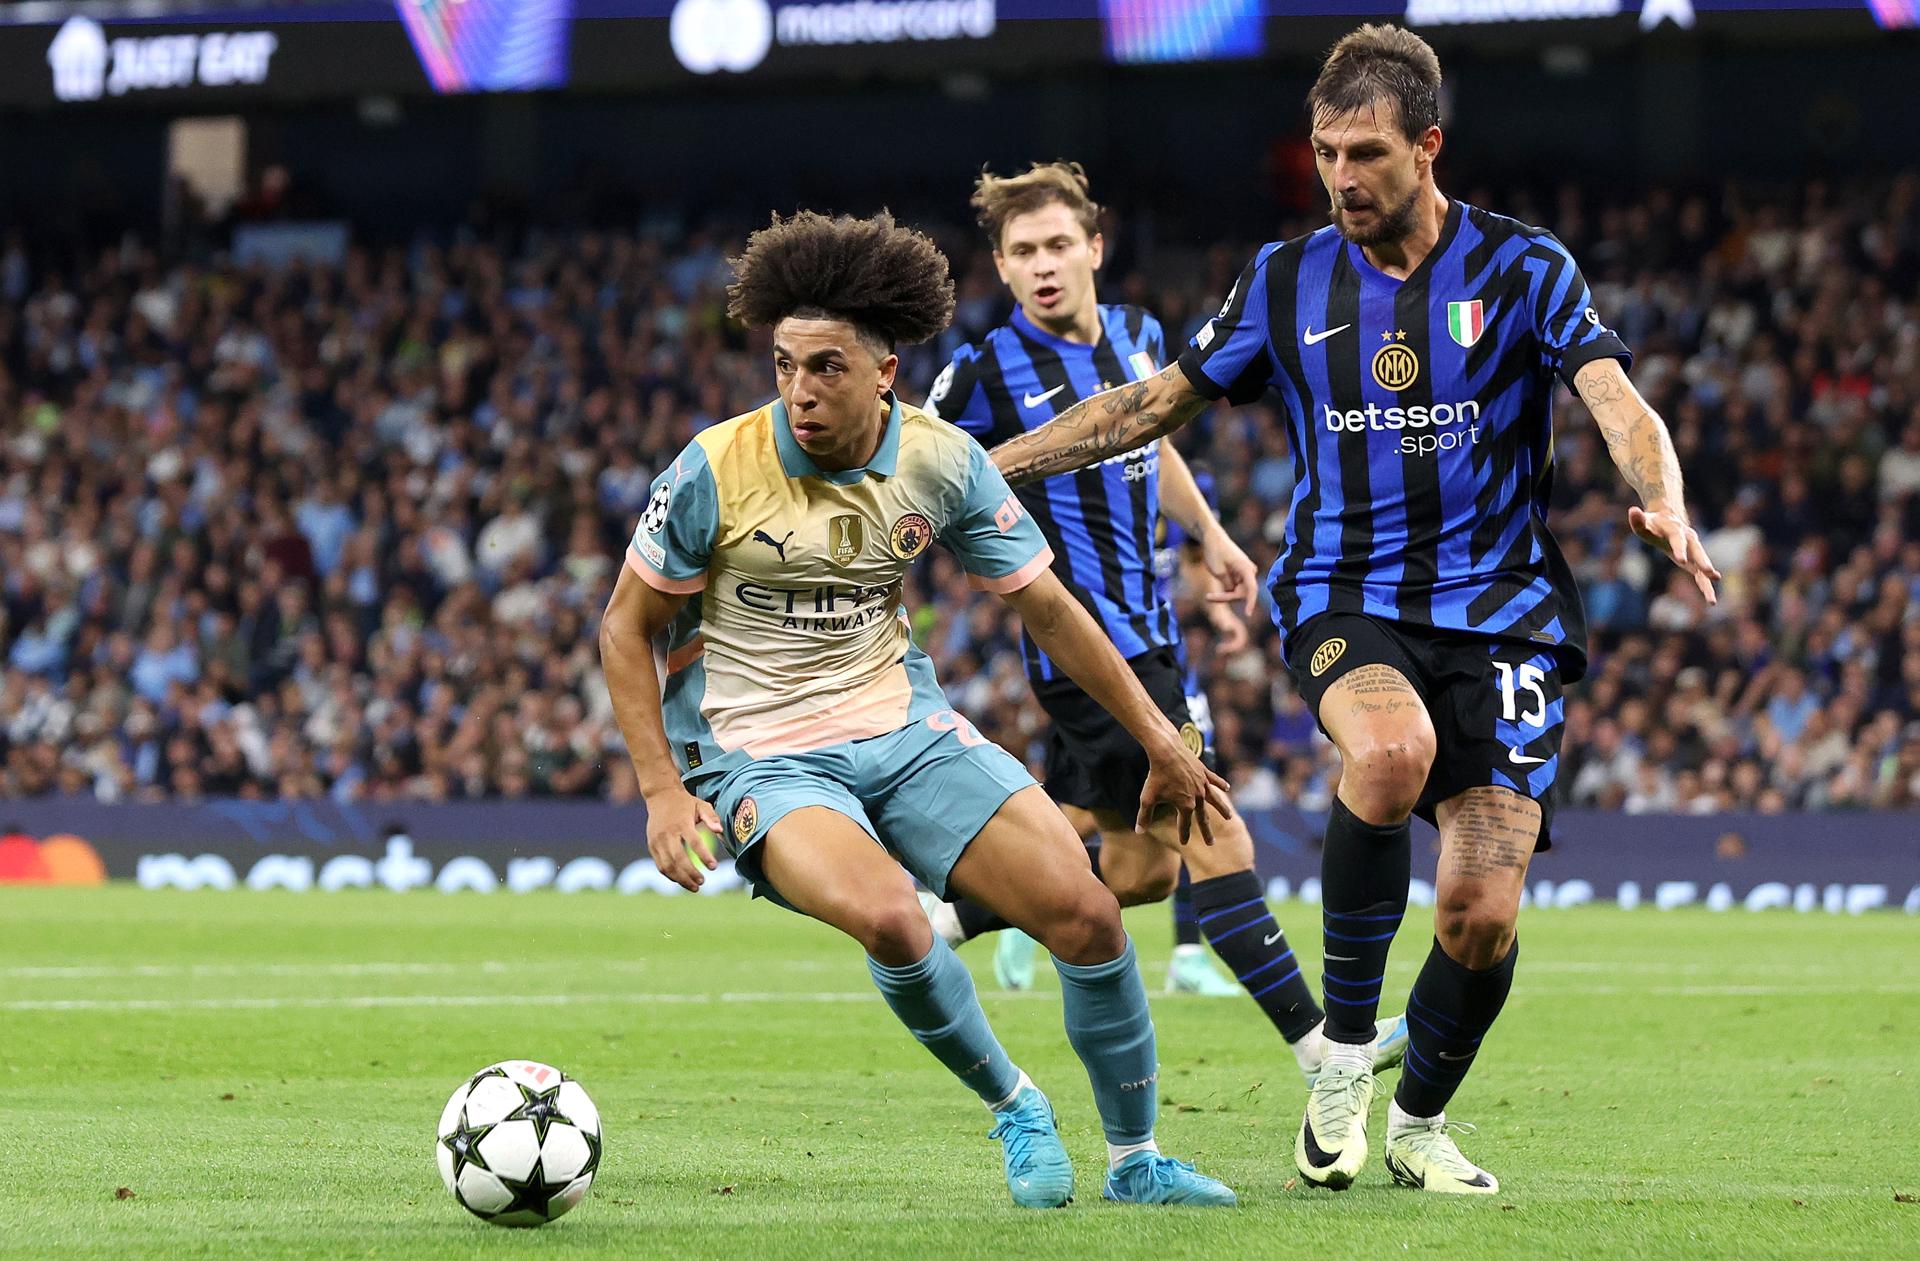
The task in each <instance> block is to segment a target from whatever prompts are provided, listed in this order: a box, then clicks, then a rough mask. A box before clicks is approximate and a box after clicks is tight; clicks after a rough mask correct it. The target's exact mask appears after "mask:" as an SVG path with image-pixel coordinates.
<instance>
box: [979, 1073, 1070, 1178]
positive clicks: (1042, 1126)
mask: <svg viewBox="0 0 1920 1261" xmlns="http://www.w3.org/2000/svg"><path fill="white" fill-rule="evenodd" d="M993 1115H994V1116H995V1117H997V1118H998V1120H996V1121H995V1123H994V1126H993V1130H992V1132H990V1133H989V1134H988V1135H987V1137H988V1138H997V1139H999V1140H1000V1142H1001V1143H1002V1144H1003V1145H1004V1146H1005V1149H1006V1164H1007V1190H1009V1191H1011V1192H1012V1193H1013V1202H1014V1203H1015V1204H1017V1205H1019V1206H1020V1207H1021V1208H1059V1207H1061V1206H1062V1205H1064V1204H1069V1203H1072V1201H1073V1162H1072V1161H1071V1160H1068V1159H1067V1149H1066V1148H1065V1147H1063V1146H1062V1145H1061V1143H1060V1133H1059V1131H1058V1130H1056V1129H1055V1128H1054V1125H1053V1105H1052V1104H1050V1103H1048V1102H1047V1097H1046V1096H1045V1095H1043V1094H1041V1093H1040V1088H1039V1087H1038V1086H1026V1087H1023V1088H1022V1089H1021V1091H1020V1093H1019V1094H1017V1095H1015V1096H1014V1099H1013V1103H1012V1104H1011V1105H1010V1106H1008V1107H1006V1108H1002V1109H1000V1110H999V1111H997V1112H995V1113H994V1114H993Z"/></svg>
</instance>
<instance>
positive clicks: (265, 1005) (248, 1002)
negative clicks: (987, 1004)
mask: <svg viewBox="0 0 1920 1261" xmlns="http://www.w3.org/2000/svg"><path fill="white" fill-rule="evenodd" d="M1028 993H1029V994H1031V991H1029V992H1028ZM879 997H880V995H879V994H878V993H876V992H875V991H873V990H848V991H845V992H833V991H817V992H814V993H806V992H803V991H793V992H781V991H765V992H741V993H717V994H698V993H695V994H340V995H331V996H326V997H315V998H295V997H276V998H44V999H41V998H30V999H20V1000H16V1001H13V1002H5V1003H0V1011H187V1010H191V1011H231V1010H240V1011H254V1010H264V1011H271V1010H274V1009H277V1008H285V1007H521V1006H531V1007H571V1006H574V1005H576V1004H580V1003H611V1004H617V1005H622V1006H652V1005H654V1004H668V1003H691V1004H707V1003H864V1002H873V1001H878V999H879Z"/></svg>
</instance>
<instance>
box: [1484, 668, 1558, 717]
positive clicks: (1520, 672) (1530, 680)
mask: <svg viewBox="0 0 1920 1261" xmlns="http://www.w3.org/2000/svg"><path fill="white" fill-rule="evenodd" d="M1493 668H1494V669H1495V670H1498V671H1499V672H1500V677H1499V678H1498V679H1497V680H1495V682H1496V684H1497V686H1498V687H1499V688H1500V716H1501V717H1502V718H1504V719H1506V720H1507V721H1508V722H1520V723H1525V724H1526V725H1527V726H1529V727H1543V726H1545V725H1546V722H1547V691H1546V689H1545V688H1543V687H1542V686H1540V685H1541V684H1542V683H1544V682H1545V681H1546V677H1547V676H1546V672H1545V671H1543V670H1542V669H1541V668H1540V667H1539V666H1537V665H1534V664H1533V663H1532V662H1528V663H1526V664H1525V665H1520V666H1516V665H1513V664H1511V663H1509V662H1505V661H1496V662H1494V663H1493ZM1523 693H1524V694H1526V695H1529V696H1531V697H1532V698H1533V699H1532V702H1531V703H1530V704H1529V705H1528V706H1527V708H1525V709H1524V710H1523V709H1521V708H1520V701H1521V696H1522V694H1523Z"/></svg>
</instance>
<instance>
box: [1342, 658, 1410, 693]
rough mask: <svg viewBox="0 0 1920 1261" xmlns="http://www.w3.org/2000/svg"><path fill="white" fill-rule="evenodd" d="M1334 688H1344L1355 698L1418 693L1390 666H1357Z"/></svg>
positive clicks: (1402, 675)
mask: <svg viewBox="0 0 1920 1261" xmlns="http://www.w3.org/2000/svg"><path fill="white" fill-rule="evenodd" d="M1334 686H1336V687H1342V688H1345V689H1346V690H1347V691H1349V692H1351V693H1353V695H1355V696H1386V695H1399V696H1413V697H1415V698H1416V699H1417V697H1418V693H1416V692H1415V691H1414V690H1413V685H1412V684H1411V683H1409V682H1407V676H1405V675H1404V674H1401V673H1400V672H1399V671H1398V670H1396V669H1394V668H1393V667H1392V666H1378V665H1376V666H1359V667H1357V668H1356V669H1353V670H1349V671H1348V672H1347V673H1346V674H1345V675H1343V676H1341V679H1340V682H1339V683H1337V684H1335V685H1334Z"/></svg>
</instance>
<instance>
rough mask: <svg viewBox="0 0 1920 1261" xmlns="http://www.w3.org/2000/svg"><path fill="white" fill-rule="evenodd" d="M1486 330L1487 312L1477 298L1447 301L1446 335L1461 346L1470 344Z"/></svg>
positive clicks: (1477, 339)
mask: <svg viewBox="0 0 1920 1261" xmlns="http://www.w3.org/2000/svg"><path fill="white" fill-rule="evenodd" d="M1486 331H1487V313H1486V309H1485V308H1484V307H1483V306H1482V305H1481V304H1480V300H1479V299H1478V298H1475V299H1474V300H1473V301H1472V302H1449V303H1447V336H1449V337H1451V338H1453V340H1454V341H1456V342H1459V343H1460V344H1461V345H1462V346H1471V345H1473V344H1474V343H1475V342H1477V341H1479V340H1480V334H1482V333H1484V332H1486Z"/></svg>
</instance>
